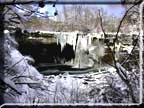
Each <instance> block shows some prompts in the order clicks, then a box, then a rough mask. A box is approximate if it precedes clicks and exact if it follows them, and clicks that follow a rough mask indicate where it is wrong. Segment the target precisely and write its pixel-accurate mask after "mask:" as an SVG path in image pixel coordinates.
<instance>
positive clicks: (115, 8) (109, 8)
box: [39, 0, 125, 17]
mask: <svg viewBox="0 0 144 108" xmlns="http://www.w3.org/2000/svg"><path fill="white" fill-rule="evenodd" d="M79 1H80V0H79ZM98 1H120V0H98ZM89 7H90V8H91V7H97V8H98V9H101V8H102V9H103V10H104V11H106V12H107V13H108V14H109V15H113V16H116V17H122V16H123V14H124V12H125V8H124V7H123V6H122V5H95V6H94V5H92V6H91V5H89ZM56 9H57V10H58V12H59V11H61V10H62V5H56V8H54V7H53V6H52V5H46V6H45V7H44V8H41V9H39V11H40V12H43V13H45V12H46V11H47V12H48V15H49V16H53V13H54V12H55V10H56Z"/></svg>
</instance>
